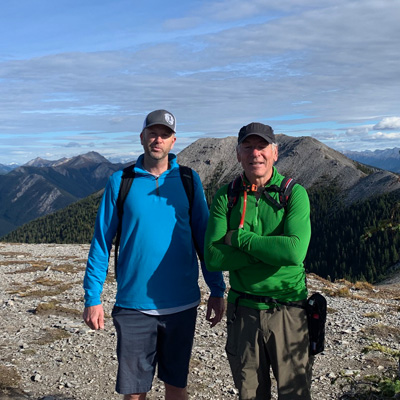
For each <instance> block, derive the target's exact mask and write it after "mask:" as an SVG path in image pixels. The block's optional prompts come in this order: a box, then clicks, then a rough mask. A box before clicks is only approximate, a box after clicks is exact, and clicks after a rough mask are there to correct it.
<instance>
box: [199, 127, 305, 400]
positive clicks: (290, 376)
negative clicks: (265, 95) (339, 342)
mask: <svg viewBox="0 0 400 400" xmlns="http://www.w3.org/2000/svg"><path fill="white" fill-rule="evenodd" d="M237 158H238V161H239V162H240V163H241V165H242V167H243V170H244V174H243V175H242V178H241V180H240V182H239V186H240V187H241V190H240V192H239V193H238V194H237V201H236V202H235V203H236V204H235V205H234V206H233V207H232V208H231V211H228V209H229V207H228V203H230V204H229V206H232V202H230V201H229V200H231V199H228V186H229V185H226V186H224V187H222V188H221V189H220V190H219V191H218V192H217V194H216V196H215V198H214V200H213V203H212V205H211V210H210V219H209V222H208V227H207V232H206V239H205V240H206V242H205V261H206V266H207V268H208V269H209V270H210V271H221V270H222V271H229V281H230V286H231V289H230V291H229V295H228V309H227V318H228V327H227V329H228V338H227V344H226V352H227V356H228V360H229V363H230V366H231V370H232V375H233V379H234V382H235V386H236V387H237V389H238V390H239V399H240V400H250V399H251V400H259V399H260V400H261V399H263V400H264V399H270V398H271V380H270V368H272V371H273V373H274V376H275V378H276V381H277V390H278V396H279V397H278V398H279V400H297V399H298V400H300V399H301V400H310V399H311V395H310V386H311V368H312V362H311V359H310V356H309V337H308V325H307V316H306V313H305V310H304V308H303V307H304V304H305V301H306V299H307V294H308V293H307V287H306V274H305V270H304V265H303V261H304V259H305V257H306V253H307V248H308V245H309V242H310V236H311V226H310V204H309V200H308V195H307V192H306V190H305V189H304V188H303V187H302V186H300V185H299V184H295V185H294V186H293V189H292V193H291V195H290V197H289V200H288V203H287V205H286V206H285V207H282V206H280V204H279V194H278V193H277V192H271V191H269V190H268V189H271V187H274V186H275V187H277V188H279V187H280V185H281V182H282V181H283V179H284V177H283V176H282V175H280V174H279V173H278V171H277V170H276V168H275V167H274V163H275V162H276V161H277V159H278V147H277V144H276V140H275V135H274V133H273V130H272V128H271V127H270V126H268V125H264V124H261V123H257V122H253V123H251V124H249V125H246V126H244V127H242V128H241V129H240V131H239V137H238V146H237ZM236 186H237V184H236ZM228 219H229V221H228Z"/></svg>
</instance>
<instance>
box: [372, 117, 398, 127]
mask: <svg viewBox="0 0 400 400" xmlns="http://www.w3.org/2000/svg"><path fill="white" fill-rule="evenodd" d="M399 128H400V117H386V118H383V119H382V121H380V122H379V123H377V124H376V125H375V126H374V129H375V130H378V129H399Z"/></svg>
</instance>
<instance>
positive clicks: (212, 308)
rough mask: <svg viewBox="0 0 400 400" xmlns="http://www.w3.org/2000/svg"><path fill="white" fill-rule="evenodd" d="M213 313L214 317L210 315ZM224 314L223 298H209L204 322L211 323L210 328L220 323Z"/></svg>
mask: <svg viewBox="0 0 400 400" xmlns="http://www.w3.org/2000/svg"><path fill="white" fill-rule="evenodd" d="M213 312H214V316H213V317H211V315H212V314H213ZM224 312H225V301H224V298H223V297H211V296H210V297H209V298H208V302H207V314H206V320H207V321H209V322H211V325H210V327H211V328H212V327H213V326H215V325H217V324H218V322H219V321H221V319H222V317H223V316H224Z"/></svg>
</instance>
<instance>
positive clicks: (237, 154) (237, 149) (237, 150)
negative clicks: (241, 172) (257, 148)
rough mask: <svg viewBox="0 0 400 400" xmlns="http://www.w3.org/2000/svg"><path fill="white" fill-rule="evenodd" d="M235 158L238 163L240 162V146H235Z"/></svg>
mask: <svg viewBox="0 0 400 400" xmlns="http://www.w3.org/2000/svg"><path fill="white" fill-rule="evenodd" d="M236 158H237V160H238V161H239V163H241V162H242V157H241V156H240V145H238V146H236Z"/></svg>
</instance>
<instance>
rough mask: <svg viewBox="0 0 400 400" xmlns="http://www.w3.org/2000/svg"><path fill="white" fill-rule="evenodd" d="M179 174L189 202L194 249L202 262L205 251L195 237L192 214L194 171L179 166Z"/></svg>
mask: <svg viewBox="0 0 400 400" xmlns="http://www.w3.org/2000/svg"><path fill="white" fill-rule="evenodd" d="M179 173H180V175H181V180H182V184H183V187H184V189H185V192H186V196H187V198H188V201H189V223H190V229H191V231H192V239H193V243H194V247H195V249H196V253H197V255H198V256H199V259H200V261H203V260H204V255H203V251H201V249H200V246H199V245H198V243H197V241H196V238H195V237H194V235H193V229H192V213H193V201H194V179H193V170H192V169H191V168H190V167H186V166H185V165H179Z"/></svg>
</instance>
